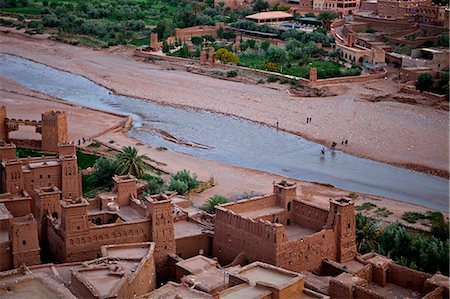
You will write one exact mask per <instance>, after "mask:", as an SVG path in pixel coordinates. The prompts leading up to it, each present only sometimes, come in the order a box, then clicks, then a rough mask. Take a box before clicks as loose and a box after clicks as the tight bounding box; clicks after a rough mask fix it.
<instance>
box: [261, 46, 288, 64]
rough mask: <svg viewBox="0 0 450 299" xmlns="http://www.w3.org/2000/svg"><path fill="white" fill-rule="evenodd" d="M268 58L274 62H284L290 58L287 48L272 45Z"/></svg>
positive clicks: (268, 50)
mask: <svg viewBox="0 0 450 299" xmlns="http://www.w3.org/2000/svg"><path fill="white" fill-rule="evenodd" d="M266 57H267V59H269V60H270V61H272V62H275V63H279V64H283V63H285V62H286V61H287V60H288V54H287V52H286V50H285V49H282V48H279V47H277V46H274V45H270V46H269V48H268V49H267V53H266Z"/></svg>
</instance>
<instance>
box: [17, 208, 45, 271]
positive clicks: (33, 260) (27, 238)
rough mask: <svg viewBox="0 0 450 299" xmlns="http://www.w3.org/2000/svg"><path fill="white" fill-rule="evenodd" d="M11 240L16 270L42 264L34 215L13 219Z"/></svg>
mask: <svg viewBox="0 0 450 299" xmlns="http://www.w3.org/2000/svg"><path fill="white" fill-rule="evenodd" d="M10 228H11V229H10V232H9V233H10V240H11V244H12V258H13V266H14V268H17V267H20V266H21V265H22V264H26V265H36V264H39V263H40V262H41V257H40V248H39V240H38V232H37V224H36V220H35V219H34V217H33V214H28V215H26V216H22V217H14V218H13V219H11V227H10Z"/></svg>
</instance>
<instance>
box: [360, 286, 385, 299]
mask: <svg viewBox="0 0 450 299" xmlns="http://www.w3.org/2000/svg"><path fill="white" fill-rule="evenodd" d="M353 298H355V299H389V298H386V297H384V296H381V295H379V294H377V293H376V292H374V291H372V290H370V289H368V288H364V287H360V286H354V287H353Z"/></svg>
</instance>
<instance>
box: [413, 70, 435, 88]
mask: <svg viewBox="0 0 450 299" xmlns="http://www.w3.org/2000/svg"><path fill="white" fill-rule="evenodd" d="M433 84H434V78H433V76H432V75H431V74H428V73H425V74H420V75H419V76H418V77H417V82H416V89H418V90H420V92H423V91H426V90H430V89H432V88H433Z"/></svg>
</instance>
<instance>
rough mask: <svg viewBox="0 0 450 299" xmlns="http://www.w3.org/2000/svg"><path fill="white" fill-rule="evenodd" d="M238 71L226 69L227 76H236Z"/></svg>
mask: <svg viewBox="0 0 450 299" xmlns="http://www.w3.org/2000/svg"><path fill="white" fill-rule="evenodd" d="M237 75H238V72H237V71H233V70H232V71H228V72H227V77H237Z"/></svg>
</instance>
